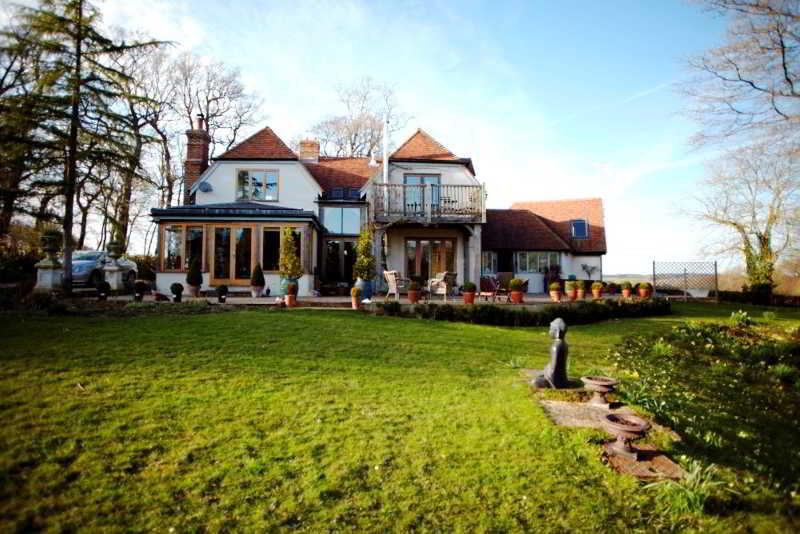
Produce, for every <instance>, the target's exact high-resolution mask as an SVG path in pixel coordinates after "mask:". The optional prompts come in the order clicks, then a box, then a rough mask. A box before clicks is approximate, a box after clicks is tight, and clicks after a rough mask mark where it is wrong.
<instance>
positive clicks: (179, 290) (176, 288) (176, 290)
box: [169, 282, 183, 302]
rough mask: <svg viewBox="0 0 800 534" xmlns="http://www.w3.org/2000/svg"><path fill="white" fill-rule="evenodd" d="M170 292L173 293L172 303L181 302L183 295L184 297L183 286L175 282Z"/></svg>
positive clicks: (170, 287)
mask: <svg viewBox="0 0 800 534" xmlns="http://www.w3.org/2000/svg"><path fill="white" fill-rule="evenodd" d="M169 290H170V291H171V292H172V302H180V301H181V295H183V284H181V283H180V282H175V283H174V284H172V285H171V286H169Z"/></svg>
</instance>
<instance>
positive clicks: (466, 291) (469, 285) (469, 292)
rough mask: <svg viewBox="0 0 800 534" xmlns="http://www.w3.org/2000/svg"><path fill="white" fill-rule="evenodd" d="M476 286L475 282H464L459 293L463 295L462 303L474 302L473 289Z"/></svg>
mask: <svg viewBox="0 0 800 534" xmlns="http://www.w3.org/2000/svg"><path fill="white" fill-rule="evenodd" d="M476 289H477V286H476V285H475V282H464V285H463V286H461V293H462V294H463V296H464V304H475V290H476Z"/></svg>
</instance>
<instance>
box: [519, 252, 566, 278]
mask: <svg viewBox="0 0 800 534" xmlns="http://www.w3.org/2000/svg"><path fill="white" fill-rule="evenodd" d="M554 257H555V260H556V261H555V263H554V262H553V261H552V259H553V258H554ZM542 260H545V262H544V263H545V264H546V265H545V266H544V267H545V270H544V271H542V270H541V268H542ZM531 265H532V266H533V270H531V269H530V267H531ZM552 265H558V266H559V267H560V266H561V255H560V254H559V253H558V252H553V251H544V250H542V251H537V250H518V251H516V252H514V271H515V272H518V273H524V274H544V273H545V272H547V270H548V269H549V268H550V266H552ZM523 267H524V268H523Z"/></svg>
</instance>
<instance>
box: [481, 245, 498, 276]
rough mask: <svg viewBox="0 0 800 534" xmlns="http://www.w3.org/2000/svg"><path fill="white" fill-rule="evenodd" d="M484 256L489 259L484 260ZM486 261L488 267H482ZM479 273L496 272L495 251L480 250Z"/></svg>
mask: <svg viewBox="0 0 800 534" xmlns="http://www.w3.org/2000/svg"><path fill="white" fill-rule="evenodd" d="M485 258H489V261H488V262H487V261H485ZM486 263H489V269H485V268H484V265H485V264H486ZM481 274H497V252H495V251H493V250H484V251H482V252H481Z"/></svg>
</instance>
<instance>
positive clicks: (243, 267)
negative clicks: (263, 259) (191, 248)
mask: <svg viewBox="0 0 800 534" xmlns="http://www.w3.org/2000/svg"><path fill="white" fill-rule="evenodd" d="M212 240H213V243H212V247H211V250H212V251H213V254H212V258H211V260H212V266H211V283H212V284H222V283H227V284H238V285H247V284H248V283H249V280H250V276H251V275H252V274H253V267H254V259H255V256H256V254H255V250H256V247H255V245H256V242H255V227H254V226H245V225H221V226H214V232H213V234H212Z"/></svg>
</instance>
